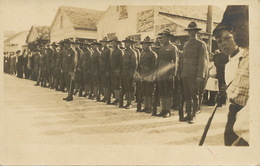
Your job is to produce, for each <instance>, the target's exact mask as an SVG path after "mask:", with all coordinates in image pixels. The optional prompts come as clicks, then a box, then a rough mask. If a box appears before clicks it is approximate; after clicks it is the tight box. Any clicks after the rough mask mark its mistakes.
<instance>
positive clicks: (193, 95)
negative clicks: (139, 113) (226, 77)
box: [180, 22, 209, 124]
mask: <svg viewBox="0 0 260 166" xmlns="http://www.w3.org/2000/svg"><path fill="white" fill-rule="evenodd" d="M185 30H186V31H188V34H189V40H188V41H187V42H186V43H184V47H183V57H182V71H181V79H182V83H183V90H184V99H185V102H186V112H187V116H186V117H184V118H182V119H180V121H188V122H189V123H190V124H192V123H194V122H195V118H196V112H197V110H198V106H199V87H201V85H202V84H204V82H205V79H206V76H207V72H208V71H207V69H208V67H207V66H208V59H209V58H208V51H207V46H206V43H205V42H203V41H202V40H199V39H198V32H199V31H200V30H201V29H200V28H198V27H197V24H196V23H195V22H191V23H190V24H189V25H188V28H187V29H185Z"/></svg>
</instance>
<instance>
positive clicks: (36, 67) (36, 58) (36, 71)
mask: <svg viewBox="0 0 260 166" xmlns="http://www.w3.org/2000/svg"><path fill="white" fill-rule="evenodd" d="M33 57H34V61H33V62H34V65H33V66H34V69H33V70H34V74H35V81H37V84H36V85H39V76H40V75H39V74H40V67H41V54H40V53H39V52H36V53H35V54H34V55H33Z"/></svg>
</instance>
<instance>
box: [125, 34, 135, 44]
mask: <svg viewBox="0 0 260 166" xmlns="http://www.w3.org/2000/svg"><path fill="white" fill-rule="evenodd" d="M122 42H131V43H134V42H135V40H134V38H132V37H130V36H128V37H126V38H125V40H123V41H122Z"/></svg>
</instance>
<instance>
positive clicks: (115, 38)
mask: <svg viewBox="0 0 260 166" xmlns="http://www.w3.org/2000/svg"><path fill="white" fill-rule="evenodd" d="M110 42H117V43H118V44H120V43H121V41H119V40H118V38H117V37H116V36H115V37H113V38H112V40H110Z"/></svg>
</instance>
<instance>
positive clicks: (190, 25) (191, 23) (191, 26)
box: [184, 21, 202, 31]
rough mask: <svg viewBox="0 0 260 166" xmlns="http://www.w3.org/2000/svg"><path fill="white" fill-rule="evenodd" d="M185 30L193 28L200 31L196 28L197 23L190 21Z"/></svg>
mask: <svg viewBox="0 0 260 166" xmlns="http://www.w3.org/2000/svg"><path fill="white" fill-rule="evenodd" d="M184 30H185V31H192V30H195V31H200V30H202V29H201V28H198V26H197V23H196V22H194V21H192V22H190V23H189V25H188V28H187V29H184Z"/></svg>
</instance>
